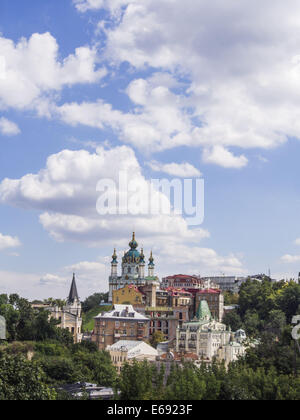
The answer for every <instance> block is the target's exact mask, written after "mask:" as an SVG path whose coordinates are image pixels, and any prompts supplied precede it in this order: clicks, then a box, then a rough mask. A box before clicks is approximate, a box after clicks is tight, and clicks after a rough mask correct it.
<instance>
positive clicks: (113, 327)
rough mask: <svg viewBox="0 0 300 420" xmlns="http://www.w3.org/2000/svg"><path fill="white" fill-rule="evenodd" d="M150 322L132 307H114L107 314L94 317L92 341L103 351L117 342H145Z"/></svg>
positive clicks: (147, 337)
mask: <svg viewBox="0 0 300 420" xmlns="http://www.w3.org/2000/svg"><path fill="white" fill-rule="evenodd" d="M149 323H150V320H149V319H148V318H147V317H146V316H145V315H143V314H141V313H139V312H137V311H135V310H134V308H133V306H132V305H114V307H113V309H112V310H111V311H109V312H105V313H102V314H99V315H98V316H97V317H95V328H94V331H93V335H92V341H93V342H95V343H96V344H97V347H98V349H99V350H105V349H106V347H107V346H112V345H113V344H114V343H116V342H117V341H119V340H131V341H146V340H148V339H149Z"/></svg>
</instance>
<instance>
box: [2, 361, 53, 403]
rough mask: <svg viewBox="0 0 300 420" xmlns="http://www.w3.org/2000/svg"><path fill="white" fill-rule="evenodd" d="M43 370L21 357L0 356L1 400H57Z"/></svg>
mask: <svg viewBox="0 0 300 420" xmlns="http://www.w3.org/2000/svg"><path fill="white" fill-rule="evenodd" d="M55 399H56V392H55V391H54V390H53V389H51V388H50V387H49V386H48V385H46V377H45V374H44V372H43V371H42V369H41V368H40V367H39V366H38V365H37V364H36V363H33V362H29V361H28V360H26V359H25V358H24V357H23V356H20V355H8V354H2V355H0V400H55Z"/></svg>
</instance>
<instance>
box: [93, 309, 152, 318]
mask: <svg viewBox="0 0 300 420" xmlns="http://www.w3.org/2000/svg"><path fill="white" fill-rule="evenodd" d="M99 318H109V319H134V320H140V321H149V318H147V317H145V316H144V315H142V314H140V313H139V312H136V311H135V309H133V306H132V305H114V307H113V309H112V310H111V311H109V312H105V313H101V314H99V315H98V316H96V317H95V319H99Z"/></svg>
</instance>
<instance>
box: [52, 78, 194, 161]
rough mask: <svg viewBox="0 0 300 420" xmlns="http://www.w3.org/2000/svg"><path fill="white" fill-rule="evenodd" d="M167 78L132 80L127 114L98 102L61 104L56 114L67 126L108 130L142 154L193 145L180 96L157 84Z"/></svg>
mask: <svg viewBox="0 0 300 420" xmlns="http://www.w3.org/2000/svg"><path fill="white" fill-rule="evenodd" d="M161 80H164V81H165V82H166V83H167V84H169V83H170V78H169V77H168V76H167V78H166V79H163V78H162V77H161V76H157V77H154V78H149V80H144V79H138V80H133V81H132V82H131V83H130V84H129V86H128V88H127V90H126V93H127V95H128V97H129V98H130V100H131V102H132V103H133V104H134V106H135V108H134V109H133V110H132V111H131V112H127V113H125V112H122V111H120V110H117V109H114V108H113V107H112V105H110V104H108V103H105V102H104V101H102V100H98V101H97V102H82V103H80V104H78V103H75V102H74V103H65V104H63V105H62V106H60V107H57V108H56V114H57V115H58V116H59V117H60V118H61V119H62V120H63V121H64V122H66V123H67V124H71V125H74V126H77V125H78V124H83V125H87V126H90V127H95V128H99V129H101V130H103V129H106V128H111V129H113V130H114V131H115V133H116V134H117V135H118V137H119V139H120V140H121V141H124V142H126V143H129V144H131V145H133V146H135V147H137V148H139V149H141V150H142V151H143V152H144V153H150V152H153V151H159V150H164V149H168V148H173V147H176V146H182V145H193V142H194V128H193V125H192V123H191V115H190V114H189V112H188V110H187V109H186V105H185V103H184V102H182V101H181V99H180V96H178V95H176V94H174V93H172V91H171V90H170V88H169V87H165V86H162V85H161V84H159V82H160V81H161Z"/></svg>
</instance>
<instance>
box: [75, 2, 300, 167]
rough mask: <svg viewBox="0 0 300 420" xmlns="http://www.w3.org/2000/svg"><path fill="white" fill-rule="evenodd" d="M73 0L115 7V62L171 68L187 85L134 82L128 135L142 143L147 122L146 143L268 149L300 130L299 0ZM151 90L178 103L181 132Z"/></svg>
mask: <svg viewBox="0 0 300 420" xmlns="http://www.w3.org/2000/svg"><path fill="white" fill-rule="evenodd" d="M74 2H75V4H76V6H77V8H78V9H79V10H80V11H81V12H84V11H87V10H91V9H94V10H95V9H100V8H104V9H106V10H107V11H108V12H109V13H110V17H111V19H110V21H109V22H106V23H108V24H105V22H104V23H103V21H102V22H101V24H102V26H101V27H102V33H104V34H105V36H106V49H105V52H104V54H105V57H106V58H107V59H108V60H109V61H110V63H115V64H116V65H119V64H121V63H123V62H128V63H129V64H130V65H131V66H132V67H133V68H134V69H136V70H141V69H145V68H148V69H155V71H158V72H161V73H167V72H169V73H170V74H171V75H172V77H173V79H176V80H177V81H180V80H182V79H183V78H184V80H185V82H186V83H187V84H188V86H187V88H186V89H185V90H184V91H183V92H181V94H180V95H179V94H178V92H177V91H178V89H177V90H176V88H174V87H170V85H169V84H168V83H167V82H163V81H162V79H161V87H160V88H159V89H158V91H157V90H156V89H155V88H154V87H153V86H151V89H150V93H149V80H139V81H135V82H133V83H132V85H131V86H130V88H129V89H128V92H127V93H128V94H129V97H130V99H131V100H132V102H133V103H134V104H136V105H137V107H138V113H137V114H138V115H135V119H134V122H133V123H132V124H129V126H130V128H129V130H128V131H127V132H125V129H124V124H123V123H122V124H121V127H120V128H119V129H120V131H121V137H122V139H123V140H124V139H125V141H131V142H132V144H137V143H138V141H137V139H138V137H139V136H140V134H141V133H142V128H143V127H144V128H145V142H146V143H147V142H151V143H152V146H153V149H154V150H155V149H156V150H157V149H159V148H161V149H166V148H169V147H176V146H178V145H188V146H193V147H194V146H198V147H199V146H200V147H205V149H209V150H211V148H212V147H214V146H222V147H224V148H225V149H226V150H227V152H228V148H230V147H233V146H236V147H240V148H245V149H247V148H264V149H269V148H272V147H277V146H279V145H281V144H282V143H284V142H285V141H287V139H288V138H289V137H297V138H300V123H299V118H298V109H299V105H300V100H299V95H298V92H299V87H300V64H299V63H300V60H299V47H298V45H299V41H300V35H299V30H298V28H299V23H300V19H299V16H300V13H299V12H300V4H299V2H297V1H296V0H287V1H286V2H284V3H283V2H282V1H280V0H267V1H265V2H261V1H259V0H254V1H246V2H242V3H241V2H236V1H235V0H228V1H226V3H225V2H222V1H221V0H214V1H210V2H208V1H205V0H199V1H194V0H187V1H185V2H182V1H179V0H176V1H170V0H144V1H143V2H141V1H140V0H115V1H106V0H102V1H100V0H99V1H97V0H75V1H74ZM278 22H280V25H278ZM147 86H148V90H147ZM163 88H165V90H164V91H163ZM152 90H153V91H155V92H156V93H157V92H158V93H159V95H158V97H159V96H160V95H162V98H163V101H164V100H166V98H169V100H168V103H171V102H173V106H169V105H167V108H166V109H167V110H169V109H171V114H170V115H171V117H170V121H172V123H173V122H174V121H175V125H174V132H172V131H170V129H169V128H168V124H167V123H166V125H165V124H164V123H163V124H162V123H161V122H160V119H159V116H162V115H163V116H164V117H166V118H167V119H169V117H168V114H169V112H165V113H163V111H162V108H163V106H162V107H160V105H159V103H155V96H156V94H155V95H153V94H152ZM157 102H159V101H157ZM149 104H150V105H149ZM186 107H188V109H189V113H188V114H187V112H186V110H187V108H186ZM155 110H156V111H157V114H156V113H155ZM81 111H82V112H84V110H83V109H82V110H81ZM176 115H177V118H176ZM129 138H132V139H134V138H135V140H129ZM212 150H214V149H212ZM228 153H230V152H228ZM213 154H214V153H213ZM227 156H228V159H230V160H231V161H232V162H233V166H235V167H236V166H238V167H239V166H245V164H246V158H245V157H244V156H243V155H242V156H241V157H238V158H237V159H234V160H233V158H229V155H228V154H227ZM228 159H227V160H228ZM214 160H215V161H217V162H219V159H214ZM217 162H215V163H217ZM222 166H224V165H222ZM229 167H232V166H231V165H230V166H229Z"/></svg>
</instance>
